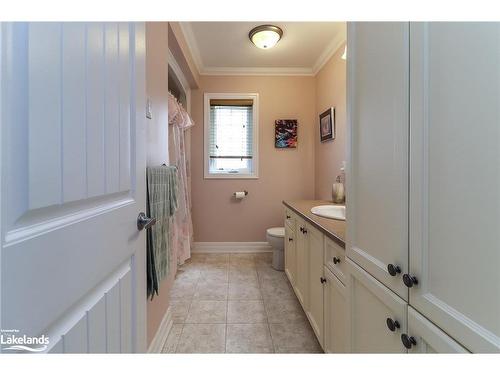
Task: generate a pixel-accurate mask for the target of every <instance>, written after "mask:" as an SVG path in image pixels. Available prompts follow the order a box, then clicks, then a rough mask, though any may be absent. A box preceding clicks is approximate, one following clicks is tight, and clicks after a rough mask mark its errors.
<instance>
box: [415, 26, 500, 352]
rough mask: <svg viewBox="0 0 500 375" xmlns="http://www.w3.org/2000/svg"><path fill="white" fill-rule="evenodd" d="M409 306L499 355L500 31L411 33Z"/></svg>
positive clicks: (471, 346)
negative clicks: (412, 281)
mask: <svg viewBox="0 0 500 375" xmlns="http://www.w3.org/2000/svg"><path fill="white" fill-rule="evenodd" d="M411 41H412V45H411V72H412V75H411V93H410V95H411V110H410V112H411V114H412V117H411V138H410V149H411V155H410V170H411V174H410V187H411V190H410V265H411V269H410V274H411V275H412V276H414V277H416V278H417V280H418V285H415V286H413V287H412V288H410V304H411V305H412V306H414V307H415V308H416V309H417V310H418V311H420V312H421V313H422V314H423V315H425V316H426V317H427V318H428V319H429V320H431V321H432V322H434V323H435V324H437V325H438V326H439V327H440V328H441V329H443V330H444V331H446V332H447V333H448V334H449V335H451V336H452V337H453V338H454V339H455V340H457V341H458V342H460V343H461V344H462V345H463V346H465V347H466V348H467V349H468V350H470V351H472V352H500V318H499V317H500V272H499V271H498V269H499V265H500V251H499V243H500V237H499V228H500V112H499V106H500V69H499V66H500V23H469V22H468V23H448V22H445V23H440V22H437V23H415V24H412V26H411Z"/></svg>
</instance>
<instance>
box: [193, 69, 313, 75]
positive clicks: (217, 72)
mask: <svg viewBox="0 0 500 375" xmlns="http://www.w3.org/2000/svg"><path fill="white" fill-rule="evenodd" d="M200 75H206V76H313V75H314V72H313V71H312V69H310V68H289V67H269V68H265V67H237V68H234V67H220V68H214V67H208V68H202V70H201V71H200Z"/></svg>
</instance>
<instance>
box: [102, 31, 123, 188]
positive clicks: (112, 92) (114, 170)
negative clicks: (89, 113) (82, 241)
mask: <svg viewBox="0 0 500 375" xmlns="http://www.w3.org/2000/svg"><path fill="white" fill-rule="evenodd" d="M118 61H119V60H118V25H117V24H116V23H106V25H105V28H104V81H105V88H104V93H105V94H104V98H105V108H104V150H105V168H106V193H115V192H117V191H119V185H120V176H119V173H120V159H119V157H120V124H119V119H120V107H119V104H120V102H119V92H118V90H119V82H118V77H119V76H118V74H119V70H118Z"/></svg>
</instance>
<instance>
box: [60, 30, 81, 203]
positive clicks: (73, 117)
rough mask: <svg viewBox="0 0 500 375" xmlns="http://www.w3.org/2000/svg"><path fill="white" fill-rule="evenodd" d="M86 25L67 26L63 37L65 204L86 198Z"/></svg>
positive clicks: (63, 180) (63, 164) (63, 179)
mask: <svg viewBox="0 0 500 375" xmlns="http://www.w3.org/2000/svg"><path fill="white" fill-rule="evenodd" d="M85 41H86V27H85V24H84V23H65V24H64V25H63V36H62V82H63V84H62V152H63V154H64V158H63V160H62V167H63V171H62V174H63V176H62V177H63V178H62V186H63V201H64V202H70V201H75V200H79V199H84V198H86V197H87V170H86V169H87V158H86V151H87V150H86V140H85V138H86V130H85V128H86V124H85V114H86V106H85V99H86V98H85V88H86V83H85V69H86V67H85V65H86V64H85V57H86V50H87V49H86V43H85Z"/></svg>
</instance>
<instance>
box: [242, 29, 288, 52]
mask: <svg viewBox="0 0 500 375" xmlns="http://www.w3.org/2000/svg"><path fill="white" fill-rule="evenodd" d="M282 36H283V30H281V29H280V28H279V27H278V26H273V25H261V26H257V27H255V28H253V29H252V30H251V31H250V33H249V34H248V37H249V38H250V40H251V41H252V43H253V44H255V46H256V47H259V48H262V49H269V48H273V47H274V46H275V45H276V43H278V42H279V40H280V39H281V37H282Z"/></svg>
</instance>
